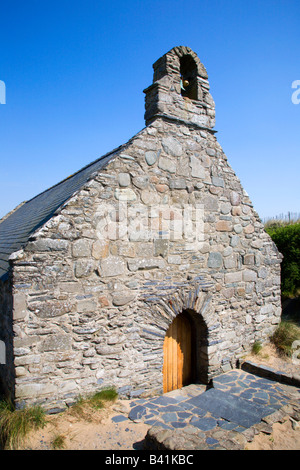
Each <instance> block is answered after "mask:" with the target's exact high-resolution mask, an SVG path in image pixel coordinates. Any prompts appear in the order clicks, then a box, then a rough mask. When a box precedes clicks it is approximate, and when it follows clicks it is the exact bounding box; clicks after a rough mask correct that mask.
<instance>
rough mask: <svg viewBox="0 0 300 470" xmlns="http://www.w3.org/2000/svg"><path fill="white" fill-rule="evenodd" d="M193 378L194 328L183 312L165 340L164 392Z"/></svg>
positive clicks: (172, 325)
mask: <svg viewBox="0 0 300 470" xmlns="http://www.w3.org/2000/svg"><path fill="white" fill-rule="evenodd" d="M191 378H192V329H191V324H190V321H189V319H188V318H187V317H186V316H185V315H184V314H182V313H181V314H180V315H178V317H176V318H175V319H174V321H173V322H172V324H171V325H170V327H169V329H168V331H167V332H166V336H165V340H164V365H163V391H164V393H166V392H170V391H171V390H176V389H178V388H181V387H184V386H185V385H188V384H190V383H191Z"/></svg>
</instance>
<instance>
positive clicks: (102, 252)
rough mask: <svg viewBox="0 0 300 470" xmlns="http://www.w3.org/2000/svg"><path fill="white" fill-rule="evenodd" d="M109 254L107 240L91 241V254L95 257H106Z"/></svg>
mask: <svg viewBox="0 0 300 470" xmlns="http://www.w3.org/2000/svg"><path fill="white" fill-rule="evenodd" d="M108 255H109V241H108V240H97V241H95V242H94V243H93V248H92V256H93V258H95V259H97V260H98V259H102V258H107V256H108Z"/></svg>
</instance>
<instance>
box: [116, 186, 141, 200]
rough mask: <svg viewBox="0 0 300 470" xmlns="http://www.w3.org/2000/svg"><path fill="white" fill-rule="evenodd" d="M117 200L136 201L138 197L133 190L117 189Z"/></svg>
mask: <svg viewBox="0 0 300 470" xmlns="http://www.w3.org/2000/svg"><path fill="white" fill-rule="evenodd" d="M115 198H116V199H118V201H124V202H125V201H135V200H136V198H137V196H136V194H135V192H134V191H133V189H131V188H124V189H120V188H116V190H115Z"/></svg>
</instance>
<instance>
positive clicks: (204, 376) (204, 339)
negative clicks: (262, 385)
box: [141, 281, 221, 390]
mask: <svg viewBox="0 0 300 470" xmlns="http://www.w3.org/2000/svg"><path fill="white" fill-rule="evenodd" d="M203 283H204V281H203ZM210 286H211V284H210ZM212 300H213V296H212V295H211V294H210V293H209V292H208V288H207V289H206V290H203V289H202V285H201V284H200V285H199V284H198V285H197V284H192V285H189V286H184V287H183V288H181V289H179V290H178V291H176V292H175V293H174V292H173V293H172V294H168V295H166V296H165V298H160V299H158V298H157V297H154V298H153V299H152V298H151V297H150V298H149V300H148V301H147V300H146V299H145V300H144V302H145V304H146V305H147V307H146V308H145V306H146V305H145V304H144V308H143V310H144V314H145V323H144V325H143V327H142V331H141V335H142V337H144V338H146V340H147V342H148V345H149V348H150V347H151V350H152V354H153V353H154V354H153V359H152V357H151V360H147V365H148V369H151V370H153V374H154V376H153V380H154V381H155V382H156V379H155V377H156V378H157V379H158V377H157V376H156V375H155V374H156V373H157V369H158V367H157V366H158V364H157V360H159V361H160V364H161V369H160V372H161V390H163V362H164V354H163V349H164V340H165V337H166V334H167V332H168V330H169V328H170V325H171V324H172V322H173V321H174V319H175V318H177V317H179V315H180V314H181V313H182V312H184V313H185V315H186V316H187V317H188V319H189V321H190V323H191V326H192V342H193V348H192V354H193V358H192V367H193V373H192V381H193V383H204V384H208V382H209V381H210V379H211V378H212V373H214V371H215V369H216V365H215V364H216V361H218V358H217V357H216V353H214V354H212V351H213V350H214V349H215V346H213V345H215V344H216V343H217V342H219V337H220V327H221V325H220V322H219V320H218V317H217V315H216V311H215V306H214V302H213V301H212ZM210 346H213V347H212V348H211V347H210ZM210 351H211V352H210ZM146 354H147V353H145V355H146ZM152 360H153V363H152ZM211 362H214V365H213V367H211Z"/></svg>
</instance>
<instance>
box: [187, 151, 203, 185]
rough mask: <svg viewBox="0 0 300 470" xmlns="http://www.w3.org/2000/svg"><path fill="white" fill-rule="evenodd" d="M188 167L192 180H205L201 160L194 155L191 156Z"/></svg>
mask: <svg viewBox="0 0 300 470" xmlns="http://www.w3.org/2000/svg"><path fill="white" fill-rule="evenodd" d="M190 166H191V170H192V172H191V175H192V176H193V178H200V179H204V178H205V176H206V173H205V168H204V167H203V164H202V162H201V160H199V159H198V158H197V157H195V156H194V155H192V156H191V159H190Z"/></svg>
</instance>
